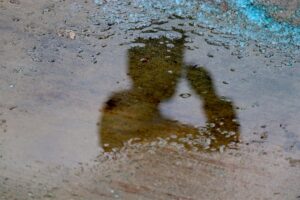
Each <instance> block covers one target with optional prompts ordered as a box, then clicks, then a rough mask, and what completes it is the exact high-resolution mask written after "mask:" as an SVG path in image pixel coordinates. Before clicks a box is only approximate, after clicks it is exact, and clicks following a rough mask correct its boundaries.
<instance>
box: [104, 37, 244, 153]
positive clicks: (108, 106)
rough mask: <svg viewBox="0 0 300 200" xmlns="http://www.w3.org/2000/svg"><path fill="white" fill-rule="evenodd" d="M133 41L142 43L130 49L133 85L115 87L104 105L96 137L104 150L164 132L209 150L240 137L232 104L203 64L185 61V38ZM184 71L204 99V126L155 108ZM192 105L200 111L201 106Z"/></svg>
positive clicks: (148, 139)
mask: <svg viewBox="0 0 300 200" xmlns="http://www.w3.org/2000/svg"><path fill="white" fill-rule="evenodd" d="M136 42H137V43H143V44H144V45H145V46H144V47H140V46H139V47H133V48H131V49H130V50H129V52H128V57H129V61H128V66H129V71H128V75H129V76H130V77H131V79H132V81H133V86H132V88H131V89H129V90H124V91H120V92H117V93H114V94H113V95H112V96H111V97H110V98H109V100H108V101H107V102H106V103H105V105H104V107H103V109H102V112H103V113H102V119H101V123H100V125H101V126H100V127H99V137H100V143H101V144H100V145H101V146H102V147H103V148H104V150H105V151H112V150H113V149H119V148H121V147H123V146H124V143H126V142H128V141H129V140H131V139H136V138H138V139H137V140H138V142H141V143H143V142H151V141H157V138H163V139H165V140H166V141H168V142H176V143H178V144H182V145H184V146H185V147H186V148H188V149H191V148H197V149H199V150H207V151H210V150H217V149H219V148H220V149H221V148H222V149H223V148H224V147H226V146H231V145H233V146H234V144H235V143H236V142H238V138H239V125H238V123H237V121H236V115H235V112H234V109H233V104H232V102H230V101H228V100H226V99H222V98H220V97H219V96H218V95H217V94H216V92H215V89H214V86H213V80H212V78H211V76H210V74H209V73H208V72H207V71H206V70H205V69H204V68H203V67H197V66H187V67H183V66H184V63H183V51H184V38H182V39H178V40H172V41H170V40H168V39H166V38H164V37H162V38H160V39H147V40H146V39H138V40H137V41H136ZM170 47H172V48H170ZM183 72H185V73H186V77H187V79H188V81H189V83H190V84H191V86H192V88H193V89H194V90H195V91H196V93H197V94H198V95H199V97H200V98H201V99H202V101H203V109H204V111H205V115H206V118H207V123H206V125H205V126H204V127H203V128H195V127H194V126H191V125H188V124H183V123H180V122H178V121H174V120H171V119H168V118H166V117H165V116H163V115H162V113H161V112H160V110H159V104H160V103H161V102H163V101H166V100H169V99H170V98H171V97H172V96H173V95H174V93H175V91H176V85H177V83H178V80H179V78H180V77H181V75H182V73H183ZM195 109H199V112H200V109H201V108H195Z"/></svg>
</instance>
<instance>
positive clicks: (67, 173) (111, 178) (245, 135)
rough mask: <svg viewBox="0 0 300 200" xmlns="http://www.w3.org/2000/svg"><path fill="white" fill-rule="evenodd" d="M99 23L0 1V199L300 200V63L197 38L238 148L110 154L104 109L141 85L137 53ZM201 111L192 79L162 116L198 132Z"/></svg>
mask: <svg viewBox="0 0 300 200" xmlns="http://www.w3.org/2000/svg"><path fill="white" fill-rule="evenodd" d="M96 12H98V9H97V7H95V6H94V4H93V2H91V1H81V0H74V1H71V0H55V1H54V0H53V1H46V0H40V1H33V0H26V1H21V0H0V16H1V17H0V34H1V35H0V199H9V200H10V199H18V200H21V199H22V200H23V199H74V200H77V199H162V200H166V199H178V200H179V199H182V200H183V199H189V200H192V199H194V200H198V199H263V200H265V199H272V200H273V199H278V200H282V199H285V200H297V199H300V192H299V191H300V181H299V180H300V142H299V141H300V139H299V138H300V124H299V119H300V104H299V99H300V85H299V84H298V83H299V81H300V64H299V62H300V60H297V61H296V62H295V64H294V65H293V66H292V67H287V66H285V67H276V66H275V64H273V62H276V60H280V59H281V58H282V55H280V54H275V56H274V57H273V58H274V60H273V61H272V62H270V59H269V58H266V57H265V56H262V55H260V54H259V50H258V49H257V46H256V45H255V44H253V45H250V46H249V47H247V48H246V49H245V50H244V54H245V55H247V56H244V57H243V58H238V57H236V56H234V53H233V52H234V50H235V48H234V47H233V48H230V49H227V48H223V47H220V46H216V45H211V44H210V43H209V42H207V38H209V34H212V33H211V32H210V30H205V31H207V32H205V33H204V36H199V35H194V36H192V41H193V42H192V43H189V44H186V48H185V51H184V61H185V63H187V64H197V65H201V66H204V67H205V69H206V70H207V71H209V73H210V74H211V77H212V80H213V82H214V85H215V88H216V92H217V93H218V95H219V96H226V97H228V98H230V99H231V100H232V102H234V106H235V112H236V114H237V118H238V121H239V124H240V125H241V126H240V138H239V140H240V143H239V144H238V146H237V147H236V148H235V149H226V150H225V151H224V152H223V151H222V152H210V153H208V152H201V151H186V150H178V149H177V148H176V147H174V146H172V145H164V146H162V147H155V148H151V149H149V146H147V145H141V146H138V147H133V148H125V149H123V150H122V151H121V152H119V153H116V154H114V153H103V151H102V148H101V147H100V146H99V135H98V134H99V133H98V129H99V126H101V123H99V121H100V120H99V119H101V117H102V114H103V112H102V109H101V108H102V107H103V104H104V103H105V102H106V101H107V100H108V98H109V97H110V96H111V94H112V93H113V92H118V91H122V90H125V89H128V88H130V87H131V86H132V82H131V80H130V79H129V77H128V75H127V67H128V66H127V65H128V63H127V60H128V58H127V55H128V54H127V53H128V48H130V47H131V46H130V44H128V40H127V37H126V33H122V32H121V31H119V30H117V28H116V27H114V26H112V27H107V26H106V25H102V24H100V25H96V24H93V23H91V21H90V20H89V19H90V16H91V15H92V14H93V13H96ZM120 44H123V45H120ZM271 50H272V49H271ZM271 50H270V51H271ZM185 93H189V94H191V97H190V98H181V96H182V95H181V94H185ZM202 103H203V102H202V101H201V99H200V98H199V97H198V96H197V95H196V94H195V93H194V92H193V91H192V89H191V87H190V86H189V85H188V83H187V81H186V79H185V78H184V77H182V78H181V79H180V80H179V82H178V86H177V90H176V93H175V94H174V96H173V97H172V99H170V100H169V101H167V102H163V103H161V105H160V110H161V113H163V115H164V116H167V117H168V118H170V119H174V120H178V121H180V122H182V123H186V124H191V125H195V126H198V125H199V124H204V123H205V117H204V111H203V110H201V105H202ZM100 134H101V133H100Z"/></svg>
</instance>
